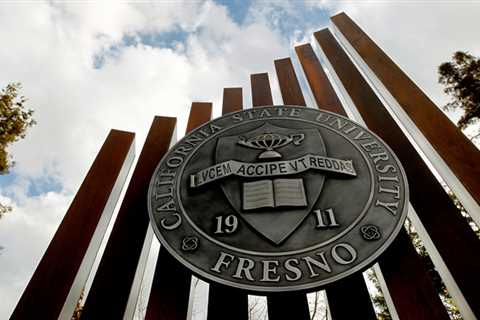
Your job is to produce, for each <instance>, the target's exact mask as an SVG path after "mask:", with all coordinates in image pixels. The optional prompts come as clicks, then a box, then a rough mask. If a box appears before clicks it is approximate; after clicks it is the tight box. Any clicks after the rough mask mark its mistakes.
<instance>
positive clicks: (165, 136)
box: [82, 117, 176, 319]
mask: <svg viewBox="0 0 480 320" xmlns="http://www.w3.org/2000/svg"><path fill="white" fill-rule="evenodd" d="M175 124H176V119H175V118H168V117H155V119H154V120H153V123H152V126H151V127H150V131H149V133H148V135H147V138H146V140H145V143H144V145H143V148H142V152H141V153H140V156H139V158H138V162H137V165H136V167H135V170H134V172H133V175H132V178H131V180H130V183H129V185H128V188H127V191H126V193H125V196H124V198H123V202H122V205H121V207H120V210H119V212H118V216H117V219H116V220H115V223H114V226H113V229H112V233H111V235H110V238H109V239H108V243H107V246H106V248H105V252H104V254H103V256H102V260H101V262H100V265H99V267H98V270H97V273H96V275H95V278H94V281H93V283H92V287H91V289H90V292H89V294H88V297H87V300H86V302H85V307H84V309H83V312H82V319H121V318H122V317H123V314H124V312H125V307H126V304H127V301H128V296H129V293H130V288H131V285H132V282H133V278H134V276H135V271H136V268H137V263H138V259H139V257H140V253H141V251H142V247H143V242H144V239H145V235H146V232H147V227H148V224H149V217H148V210H147V201H146V197H147V192H148V185H149V182H150V179H151V177H152V174H153V171H154V170H155V167H156V166H157V164H158V162H159V161H160V160H161V158H162V156H163V155H164V154H165V153H166V152H167V151H168V147H169V145H170V140H171V137H172V134H173V132H174V129H175Z"/></svg>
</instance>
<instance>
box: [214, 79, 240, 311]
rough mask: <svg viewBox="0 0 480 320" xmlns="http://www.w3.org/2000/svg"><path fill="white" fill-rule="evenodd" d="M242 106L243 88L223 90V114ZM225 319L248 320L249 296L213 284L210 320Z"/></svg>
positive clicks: (237, 109)
mask: <svg viewBox="0 0 480 320" xmlns="http://www.w3.org/2000/svg"><path fill="white" fill-rule="evenodd" d="M242 105H243V97H242V88H225V89H223V105H222V114H224V115H225V114H227V113H230V112H235V111H239V110H242ZM227 315H228V316H227ZM225 317H228V319H230V320H247V319H248V295H247V293H246V292H245V291H242V290H237V289H234V288H230V287H227V286H223V285H220V284H216V283H213V282H212V283H210V290H209V291H208V320H223V319H225Z"/></svg>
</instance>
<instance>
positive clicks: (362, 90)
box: [315, 30, 480, 318]
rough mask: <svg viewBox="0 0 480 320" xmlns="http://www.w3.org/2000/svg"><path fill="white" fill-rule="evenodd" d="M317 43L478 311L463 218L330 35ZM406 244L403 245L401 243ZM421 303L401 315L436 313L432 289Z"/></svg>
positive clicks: (471, 241) (477, 263)
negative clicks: (399, 169) (392, 159)
mask: <svg viewBox="0 0 480 320" xmlns="http://www.w3.org/2000/svg"><path fill="white" fill-rule="evenodd" d="M315 37H316V38H317V41H318V42H319V44H320V46H321V47H322V49H323V51H324V52H325V54H326V56H327V57H328V59H329V61H330V63H331V64H332V66H333V68H334V69H335V72H336V73H337V75H338V77H339V78H340V80H341V82H342V84H343V86H344V87H345V89H346V91H347V92H348V93H349V95H350V97H351V98H352V100H353V102H354V103H355V105H356V107H357V109H358V111H359V112H360V114H361V115H362V117H363V119H364V121H365V122H366V124H367V126H368V127H369V128H370V129H371V130H372V131H374V132H375V133H377V134H378V135H379V136H380V137H381V138H382V139H383V140H384V141H385V142H386V143H387V144H388V145H389V146H390V147H391V148H392V149H393V151H394V152H395V154H396V155H397V156H398V157H399V159H400V161H401V162H402V164H403V166H404V168H405V171H406V173H407V176H408V179H409V183H410V202H411V203H412V205H413V207H414V208H415V210H416V212H417V214H418V215H419V217H420V219H421V220H422V223H423V224H424V226H425V228H426V229H427V231H428V233H429V235H430V237H431V238H432V240H433V242H434V243H435V246H436V247H437V249H438V251H439V252H440V254H441V256H442V258H443V259H444V261H445V263H446V264H447V266H448V267H449V270H450V271H451V273H452V275H453V276H454V278H455V280H456V281H457V284H458V285H459V287H460V289H461V290H462V292H463V293H464V295H465V298H466V299H467V300H468V302H469V303H470V306H471V307H472V308H473V309H474V310H477V311H478V310H479V308H478V306H479V300H480V299H479V296H478V294H476V286H475V284H474V282H473V281H471V279H473V277H475V275H476V273H477V272H478V270H479V268H480V259H478V258H477V257H478V247H479V240H478V238H477V237H476V235H475V234H474V233H473V231H472V230H471V229H470V227H469V226H468V225H467V223H466V221H465V220H464V219H463V218H462V217H461V215H460V212H459V210H458V209H457V208H456V207H455V205H454V204H453V202H452V201H451V200H450V198H449V196H448V195H447V193H446V192H445V190H444V189H443V188H442V186H441V185H440V184H439V183H438V181H437V180H436V179H435V177H434V176H433V174H432V173H431V172H430V170H429V169H428V167H427V165H426V164H425V163H424V162H423V160H422V159H421V157H420V156H419V154H418V153H417V151H416V150H415V148H414V147H413V146H412V145H411V144H410V142H409V141H408V139H407V137H406V136H405V135H404V134H403V133H402V131H401V129H400V128H399V126H398V125H397V124H396V122H395V120H394V119H393V118H392V117H391V116H390V114H389V113H388V111H387V110H386V109H385V107H384V106H383V105H382V103H381V101H380V100H379V98H378V97H377V96H376V95H375V93H374V92H373V90H372V89H371V88H370V86H369V85H368V84H367V82H366V81H365V79H363V77H362V76H361V74H360V73H359V71H358V70H357V69H356V68H355V66H354V65H353V63H352V62H351V61H350V60H349V58H348V56H347V55H346V53H345V52H344V51H343V50H342V49H341V47H340V46H339V44H338V43H337V42H336V40H335V39H334V37H333V35H332V34H331V33H330V32H329V31H328V30H322V31H319V32H316V33H315ZM405 243H407V242H406V241H405ZM392 250H394V249H392ZM403 250H406V249H403ZM411 250H413V248H411ZM399 251H400V250H399ZM402 252H403V251H400V252H399V253H398V256H399V257H402V255H403V256H404V257H405V258H407V256H406V255H405V254H404V253H402ZM392 256H393V255H392ZM411 256H412V257H413V256H414V255H413V254H412V255H411ZM385 261H387V260H381V262H382V264H381V266H382V270H384V269H385V273H386V274H388V275H391V276H395V273H394V272H389V270H388V268H392V267H395V266H394V265H392V264H391V263H388V262H387V263H386V262H385ZM402 265H403V264H402ZM404 265H405V268H402V272H403V273H406V272H407V271H408V270H407V267H408V268H411V269H412V270H411V272H412V275H411V276H410V279H411V280H410V283H423V282H425V281H424V279H422V278H423V277H424V276H425V275H423V274H420V269H419V270H418V271H415V270H413V267H414V266H415V264H414V262H413V261H405V263H404ZM414 279H417V280H414ZM386 280H387V284H388V283H392V282H395V281H398V280H397V279H395V278H392V279H390V278H388V277H386ZM424 289H425V290H423V291H422V292H421V291H419V290H417V286H416V285H415V286H409V285H407V284H406V283H404V288H403V290H401V291H399V293H406V292H410V293H409V294H408V295H407V294H405V295H401V296H398V297H395V296H394V297H393V298H394V301H398V303H400V302H401V301H402V300H408V299H414V300H419V299H420V298H419V297H418V295H419V294H426V293H427V288H424ZM424 298H425V299H426V301H429V303H424V304H418V303H416V302H415V301H412V303H411V305H412V306H411V308H413V307H414V306H416V308H417V310H414V309H411V310H405V312H412V313H410V314H412V315H416V314H418V316H419V317H421V316H422V314H427V313H428V312H431V313H433V312H437V308H439V303H440V302H439V301H438V296H437V295H436V293H435V291H434V290H433V288H432V290H431V297H426V296H425V297H424ZM440 306H441V305H440ZM422 308H429V309H430V310H429V311H428V310H427V311H425V310H423V309H422ZM398 311H399V313H401V312H403V311H401V310H398ZM415 312H416V313H415ZM411 318H413V316H412V317H411Z"/></svg>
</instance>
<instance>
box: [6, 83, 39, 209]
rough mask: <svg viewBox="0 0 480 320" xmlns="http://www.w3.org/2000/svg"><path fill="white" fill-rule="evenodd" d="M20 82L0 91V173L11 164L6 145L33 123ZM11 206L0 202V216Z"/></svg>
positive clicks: (22, 134)
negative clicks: (26, 107)
mask: <svg viewBox="0 0 480 320" xmlns="http://www.w3.org/2000/svg"><path fill="white" fill-rule="evenodd" d="M20 89H21V86H20V83H10V84H8V85H7V86H6V87H5V88H4V89H2V90H1V91H0V175H2V174H5V173H8V169H9V168H10V167H11V166H12V165H13V162H11V161H10V157H9V155H8V152H7V147H8V146H9V145H10V144H11V143H13V142H15V141H18V140H19V139H23V138H24V137H25V134H26V131H27V128H28V127H30V126H32V125H34V124H35V120H33V119H32V114H33V111H32V110H26V109H25V103H26V101H27V99H26V98H25V97H24V96H19V95H18V91H19V90H20ZM10 210H11V207H9V206H6V205H3V204H1V203H0V217H2V216H3V215H4V214H5V213H7V212H8V211H10Z"/></svg>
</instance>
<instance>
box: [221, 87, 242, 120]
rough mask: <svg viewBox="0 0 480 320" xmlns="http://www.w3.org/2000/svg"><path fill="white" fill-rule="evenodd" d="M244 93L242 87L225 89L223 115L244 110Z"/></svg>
mask: <svg viewBox="0 0 480 320" xmlns="http://www.w3.org/2000/svg"><path fill="white" fill-rule="evenodd" d="M242 108H243V95H242V88H225V89H223V103H222V115H225V114H227V113H230V112H235V111H239V110H242Z"/></svg>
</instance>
